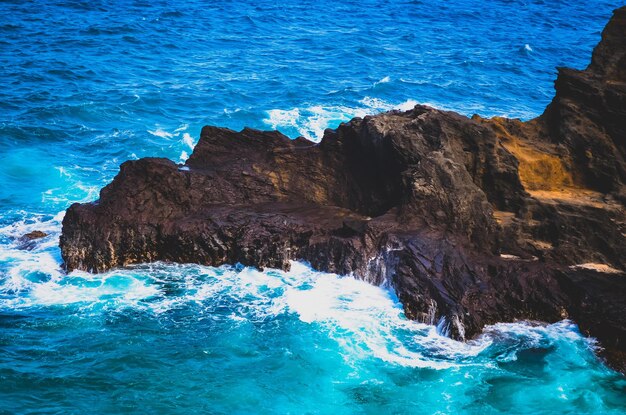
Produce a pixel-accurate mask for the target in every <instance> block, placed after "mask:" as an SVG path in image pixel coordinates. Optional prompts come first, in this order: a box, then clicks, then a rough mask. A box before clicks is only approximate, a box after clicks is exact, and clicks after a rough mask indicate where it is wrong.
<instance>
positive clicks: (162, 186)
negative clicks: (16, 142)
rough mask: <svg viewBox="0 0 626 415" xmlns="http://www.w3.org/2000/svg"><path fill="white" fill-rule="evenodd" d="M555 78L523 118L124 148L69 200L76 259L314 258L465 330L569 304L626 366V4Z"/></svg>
mask: <svg viewBox="0 0 626 415" xmlns="http://www.w3.org/2000/svg"><path fill="white" fill-rule="evenodd" d="M556 90H557V94H556V97H555V98H554V100H553V102H552V103H551V104H550V106H549V107H548V108H547V109H546V112H545V113H544V114H543V115H542V116H541V117H539V118H537V119H535V120H532V121H529V122H525V123H524V122H520V121H518V120H507V119H501V118H494V119H489V120H486V119H481V118H480V117H477V116H475V117H473V118H472V119H468V118H466V117H463V116H461V115H458V114H455V113H453V112H445V111H438V110H435V109H432V108H429V107H426V106H420V105H418V106H416V107H415V108H414V109H413V110H411V111H408V112H397V111H392V112H388V113H384V114H380V115H377V116H373V117H365V118H363V119H360V118H355V119H353V120H352V121H350V122H349V123H346V124H342V125H341V126H339V128H337V129H336V130H327V131H326V133H325V135H324V137H323V139H322V141H321V143H320V144H314V143H312V142H309V141H307V140H305V139H303V138H299V139H296V140H290V139H289V138H287V137H285V136H283V135H282V134H280V133H278V132H261V131H256V130H251V129H244V130H243V131H241V132H235V131H231V130H227V129H223V128H216V127H205V128H204V129H203V130H202V135H201V138H200V141H199V143H198V145H197V146H196V148H195V149H194V152H193V154H192V155H191V157H190V158H189V160H188V161H187V162H186V163H185V164H184V165H176V164H174V163H173V162H171V161H169V160H166V159H154V158H148V159H141V160H136V161H128V162H125V163H124V164H122V166H121V168H120V173H119V174H118V175H117V177H116V178H115V179H114V180H113V182H112V183H111V184H109V185H108V186H106V187H105V188H104V189H102V191H101V193H100V199H99V200H98V201H97V202H94V203H90V204H74V205H72V206H71V207H70V208H69V209H68V211H67V214H66V216H65V219H64V221H63V234H62V236H61V249H62V255H63V259H64V261H65V266H66V268H67V270H68V271H71V270H74V269H83V270H91V271H94V272H101V271H105V270H107V269H110V268H113V267H121V266H126V265H129V264H133V263H139V262H147V261H158V260H161V261H176V262H194V263H202V264H208V265H220V264H224V263H236V262H240V263H242V264H245V265H252V266H257V267H277V268H283V269H284V268H288V267H289V260H292V259H299V260H306V261H309V262H310V263H311V264H312V266H313V267H315V268H317V269H319V270H324V271H332V272H337V273H341V274H353V275H355V276H356V277H359V278H364V279H366V280H368V281H370V282H372V283H374V284H382V283H387V284H389V285H391V286H392V287H393V288H394V289H395V291H396V292H397V294H398V296H399V298H400V300H401V301H402V303H403V305H404V308H405V311H406V314H407V315H408V316H409V317H410V318H414V319H418V320H421V321H425V322H428V323H436V322H438V321H440V319H442V318H444V319H445V322H446V326H447V330H448V331H449V333H450V335H452V336H454V337H456V338H459V339H464V338H468V337H471V336H474V335H476V334H477V333H479V332H480V330H481V329H482V327H483V326H484V325H485V324H489V323H495V322H499V321H512V320H515V319H536V320H543V321H555V320H559V319H562V318H566V317H569V318H572V319H574V320H575V321H576V322H577V323H579V325H580V327H581V329H582V330H583V331H584V332H585V333H587V334H589V335H592V336H595V337H597V338H598V339H599V340H600V341H601V344H602V346H603V347H604V348H605V356H606V357H607V358H608V359H609V361H610V362H611V363H612V364H613V365H614V366H615V367H617V368H618V369H621V370H625V369H626V322H625V321H624V318H623V317H624V315H625V312H626V275H624V273H623V272H622V271H620V270H625V269H626V214H625V210H624V203H625V202H626V190H625V189H626V188H625V186H624V183H625V182H626V163H625V160H626V143H625V141H626V8H621V9H619V10H617V11H616V12H615V15H614V17H613V18H612V20H611V22H610V23H609V24H608V26H607V27H606V29H605V31H604V33H603V38H602V42H601V43H600V45H599V46H598V47H597V48H596V49H595V51H594V54H593V59H592V63H591V65H589V67H588V68H587V69H586V70H584V71H574V70H571V69H561V70H560V71H559V76H558V79H557V81H556ZM580 264H584V265H582V266H581V265H580Z"/></svg>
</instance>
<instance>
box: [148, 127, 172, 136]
mask: <svg viewBox="0 0 626 415" xmlns="http://www.w3.org/2000/svg"><path fill="white" fill-rule="evenodd" d="M148 132H149V133H150V134H152V135H154V136H156V137H161V138H172V137H174V134H172V133H170V132H167V131H165V130H164V129H162V128H161V127H157V128H156V129H155V130H148Z"/></svg>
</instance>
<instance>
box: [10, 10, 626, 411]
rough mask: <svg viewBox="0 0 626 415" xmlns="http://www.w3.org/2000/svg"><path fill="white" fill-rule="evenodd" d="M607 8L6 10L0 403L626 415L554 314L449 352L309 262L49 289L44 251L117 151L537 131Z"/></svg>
mask: <svg viewBox="0 0 626 415" xmlns="http://www.w3.org/2000/svg"><path fill="white" fill-rule="evenodd" d="M618 5H619V3H617V2H612V1H597V2H594V3H593V5H590V3H589V2H577V3H572V2H564V1H550V2H547V1H526V2H523V1H495V0H487V1H483V2H478V1H469V0H463V1H461V0H457V1H448V2H443V1H407V2H398V1H394V2H391V1H389V2H383V1H378V2H373V1H361V2H353V1H345V2H341V3H335V2H330V1H327V0H321V1H316V2H306V1H305V2H302V1H300V2H295V1H285V2H282V3H279V2H266V1H257V2H254V3H252V2H237V1H216V2H211V3H209V4H203V3H201V2H199V1H188V2H185V3H183V2H178V3H177V2H164V1H163V2H158V1H152V2H140V1H137V2H130V1H119V2H113V1H110V2H98V1H91V2H86V1H85V2H79V1H72V2H57V3H54V4H53V3H51V2H42V1H33V2H29V3H24V2H21V1H13V2H11V1H3V2H0V158H1V159H0V413H2V414H5V413H6V414H24V413H37V414H41V413H50V414H52V413H54V414H57V413H59V414H61V413H62V414H66V413H67V414H82V413H111V414H118V413H137V414H152V413H174V414H176V413H180V414H188V413H216V414H233V413H241V414H243V413H292V414H301V413H320V414H329V413H331V414H341V413H349V414H353V413H356V414H379V413H417V414H499V413H507V414H508V413H534V414H552V413H570V414H580V413H593V414H611V413H613V414H621V413H626V380H625V378H624V377H623V376H621V375H618V374H617V373H615V372H613V371H611V370H610V369H608V368H607V367H606V366H604V365H603V364H602V363H601V362H600V361H598V360H597V359H596V358H595V357H594V354H593V352H592V350H593V348H594V347H595V345H594V343H593V341H592V340H589V339H585V338H583V337H582V336H580V334H579V332H578V330H577V328H576V326H575V324H573V323H572V322H569V321H563V322H560V323H557V324H553V325H539V324H531V323H524V322H520V323H515V324H498V325H495V326H492V327H488V328H487V329H486V330H485V333H484V334H483V335H482V336H481V337H479V338H478V339H476V340H474V341H471V342H469V343H459V342H455V341H452V340H450V339H447V338H445V337H442V336H441V335H439V334H438V333H437V330H436V328H435V327H432V326H426V325H422V324H418V323H415V322H412V321H408V320H406V319H405V317H404V316H403V314H402V308H401V306H400V304H399V303H398V301H397V299H396V298H395V297H394V295H393V293H392V292H390V291H388V290H387V289H385V288H384V287H383V288H381V287H374V286H370V285H368V284H366V283H364V282H361V281H358V280H355V279H353V278H342V277H339V276H336V275H330V274H323V273H318V272H314V271H312V270H311V269H309V268H308V267H307V266H306V265H304V264H299V263H294V264H293V269H292V271H291V272H289V273H283V272H279V271H271V270H270V271H266V272H262V273H261V272H258V271H255V270H252V269H247V268H238V267H234V266H233V267H231V266H225V267H220V268H209V267H200V266H195V265H185V266H181V265H166V264H153V265H144V266H137V267H134V268H130V269H125V270H116V271H112V272H109V273H107V274H102V275H92V274H87V273H80V272H75V273H72V274H70V275H64V274H63V273H62V272H61V268H60V266H61V261H60V254H59V250H58V248H57V243H58V236H59V232H60V221H61V219H62V212H63V211H64V209H65V208H66V207H67V206H69V204H70V203H72V202H74V201H89V200H95V199H96V198H97V194H98V190H99V188H100V187H101V186H103V185H104V184H106V183H107V182H108V181H110V180H111V179H112V177H113V176H114V175H115V174H116V172H117V169H118V165H119V164H120V163H121V162H122V161H124V160H127V159H133V158H138V157H143V156H148V155H150V156H164V157H169V158H171V159H173V160H175V161H179V160H184V159H185V158H186V157H187V156H188V155H189V154H190V152H191V150H192V148H193V145H194V144H195V142H196V140H197V137H198V135H199V131H200V128H201V127H202V126H203V125H205V124H216V125H223V126H227V127H231V128H234V129H240V128H242V127H243V126H246V125H247V126H251V127H255V128H264V129H268V128H278V129H280V130H281V131H283V132H284V133H286V134H288V135H289V136H291V137H296V136H298V135H304V136H306V137H309V138H311V139H313V140H317V139H319V138H320V136H321V134H322V133H323V130H324V128H326V127H335V126H337V125H338V124H339V123H340V122H341V121H345V120H348V119H349V118H350V117H352V116H355V115H365V114H368V113H376V112H379V111H382V110H386V109H390V108H409V107H411V106H412V105H413V104H415V103H416V102H419V103H430V104H431V105H435V106H437V107H441V108H447V109H453V110H457V111H459V112H461V113H464V114H467V115H471V114H472V113H479V114H481V115H486V116H491V115H507V116H513V117H520V118H523V119H528V118H532V117H534V116H536V115H538V114H540V113H541V112H542V110H543V108H544V107H545V105H546V104H547V103H548V102H549V100H550V98H551V96H552V94H553V88H552V83H553V80H554V76H555V73H556V72H555V69H554V67H555V66H557V65H567V66H572V67H578V68H581V67H584V66H585V65H586V64H587V62H588V60H589V56H590V53H591V50H592V48H593V46H594V45H595V44H596V43H597V42H598V41H599V36H600V31H601V29H602V27H603V26H604V24H605V23H606V21H607V20H608V18H609V16H610V14H611V10H612V9H613V8H615V7H617V6H618ZM591 6H593V7H591ZM32 230H43V231H45V232H47V233H49V236H48V237H46V238H44V239H43V240H41V241H39V242H38V243H37V244H36V245H35V246H34V247H32V248H33V249H31V250H23V249H20V243H19V242H18V241H17V238H18V237H19V236H21V235H23V234H24V233H26V232H29V231H32Z"/></svg>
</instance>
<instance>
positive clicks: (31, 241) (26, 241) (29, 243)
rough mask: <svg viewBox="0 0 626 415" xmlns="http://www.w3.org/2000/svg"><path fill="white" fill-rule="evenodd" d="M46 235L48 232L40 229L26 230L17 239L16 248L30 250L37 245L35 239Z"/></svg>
mask: <svg viewBox="0 0 626 415" xmlns="http://www.w3.org/2000/svg"><path fill="white" fill-rule="evenodd" d="M46 236H48V234H47V233H45V232H42V231H32V232H28V233H27V234H25V235H23V236H21V237H20V238H19V239H18V243H19V246H18V248H19V249H25V250H27V251H30V250H31V249H33V248H35V246H36V245H37V239H41V238H45V237H46Z"/></svg>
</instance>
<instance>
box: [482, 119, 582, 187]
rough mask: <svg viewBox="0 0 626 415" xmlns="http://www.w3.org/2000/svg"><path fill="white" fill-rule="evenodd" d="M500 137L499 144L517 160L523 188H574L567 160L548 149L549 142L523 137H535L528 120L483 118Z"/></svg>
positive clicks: (532, 126)
mask: <svg viewBox="0 0 626 415" xmlns="http://www.w3.org/2000/svg"><path fill="white" fill-rule="evenodd" d="M483 122H486V123H488V124H489V125H490V126H491V127H492V128H493V130H494V132H495V133H496V135H497V136H498V138H499V139H500V143H501V144H502V145H503V146H504V148H506V149H507V150H508V151H509V152H510V153H511V154H513V155H514V156H515V158H517V160H518V161H519V167H518V171H519V176H520V180H521V181H522V185H524V188H525V189H526V190H529V191H532V190H559V189H563V188H567V187H574V179H573V177H572V173H571V169H570V167H569V163H568V162H567V160H565V159H563V158H561V157H559V156H558V155H556V151H550V150H551V149H550V148H548V147H549V145H548V144H546V143H542V144H541V145H539V144H538V143H536V142H530V141H529V140H527V139H525V138H524V137H525V136H527V135H528V136H537V135H538V129H537V128H536V125H535V124H533V123H532V122H530V123H522V122H520V121H516V120H507V119H504V118H500V117H494V118H492V119H490V120H484V121H483Z"/></svg>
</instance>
